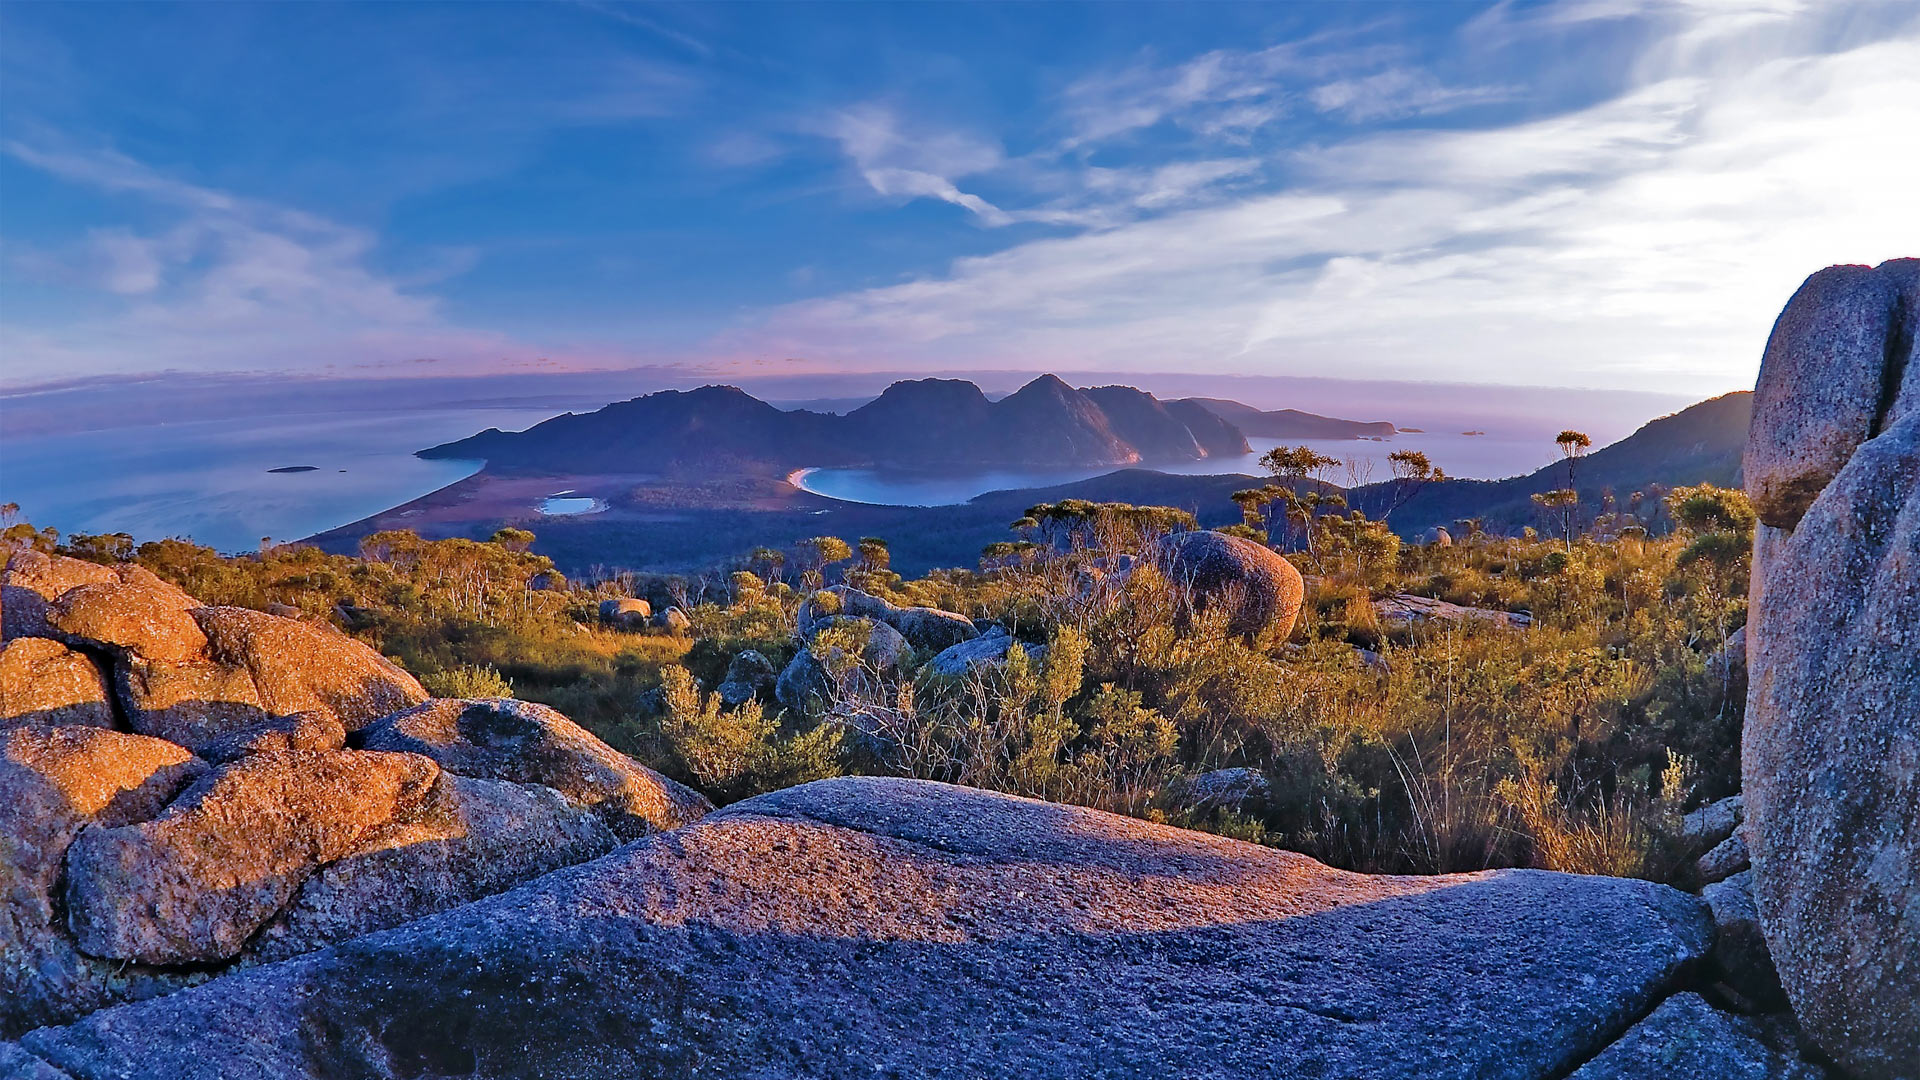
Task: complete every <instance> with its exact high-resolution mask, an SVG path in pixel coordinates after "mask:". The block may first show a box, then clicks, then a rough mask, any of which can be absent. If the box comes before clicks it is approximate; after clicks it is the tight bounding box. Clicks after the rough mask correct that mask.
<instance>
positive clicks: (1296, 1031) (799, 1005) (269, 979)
mask: <svg viewBox="0 0 1920 1080" xmlns="http://www.w3.org/2000/svg"><path fill="white" fill-rule="evenodd" d="M1708 941H1709V928H1708V924H1707V921H1706V916H1705V912H1704V909H1703V906H1702V905H1701V904H1700V903H1699V901H1697V900H1695V899H1694V898H1692V897H1688V896H1686V895H1684V894H1682V893H1679V892H1676V891H1674V890H1672V889H1668V888H1665V887H1663V886H1658V885H1653V884H1650V883H1647V882H1642V881H1630V880H1624V879H1612V878H1598V877H1581V876H1575V875H1566V874H1554V873H1547V872H1541V871H1527V870H1520V871H1498V872H1490V873H1481V874H1470V875H1450V876H1442V877H1429V878H1408V877H1371V876H1366V875H1360V874H1352V873H1346V872H1342V871H1337V870H1333V869H1330V868H1328V867H1326V866H1323V865H1321V864H1319V863H1316V862H1314V861H1313V860H1311V859H1308V858H1306V857H1304V856H1300V855H1294V854H1290V853H1287V852H1282V851H1276V850H1273V849H1269V848H1263V847H1258V846H1254V845H1249V844H1244V843H1240V842H1237V841H1233V840H1227V839H1224V838H1220V837H1215V836H1210V835H1206V834H1201V833H1193V832H1187V831H1183V830H1178V829H1171V828H1167V827H1164V826H1156V825H1152V824H1149V823H1145V822H1141V821H1138V820H1134V819H1129V818H1122V817H1116V816H1113V815H1109V814H1104V813H1100V812H1098V811H1092V810H1083V809H1076V808H1072V807H1065V806H1058V805H1052V804H1047V803H1040V802H1034V801H1031V800H1026V799H1018V798H1013V797H1010V796H1003V795H994V794H988V793H984V792H978V791H970V790H966V789H961V788H953V787H948V786H945V785H940V784H932V783H926V782H917V781H908V780H884V779H843V780H832V781H823V782H820V783H815V784H809V785H806V786H803V787H799V788H792V789H788V790H786V791H782V792H778V793H775V794H772V795H766V796H761V797H759V798H756V799H751V800H748V801H746V802H743V803H738V804H735V805H734V806H731V807H728V808H727V809H725V810H722V811H719V812H716V813H714V814H711V815H708V816H707V817H706V818H705V819H703V820H702V821H701V822H699V823H698V824H695V825H693V826H690V827H688V828H686V829H682V830H680V831H677V832H674V833H670V834H666V835H662V836H656V837H650V838H647V839H645V840H642V841H640V842H639V843H635V844H630V845H628V846H626V847H624V848H621V849H620V850H618V851H616V852H614V853H613V854H611V855H608V856H606V857H604V858H602V859H599V860H597V861H595V862H593V863H589V864H587V865H584V866H580V867H575V868H572V869H568V870H563V871H560V872H558V873H556V874H553V875H550V876H548V877H546V878H543V879H541V880H540V881H538V882H534V883H531V884H529V885H526V886H523V887H522V888H519V889H516V890H514V891H512V892H508V893H504V894H500V895H497V896H494V897H491V898H489V899H486V900H482V901H479V902H477V903H474V904H471V905H468V906H466V907H463V908H460V909H457V910H454V911H450V912H446V913H444V914H441V915H437V916H434V917H432V918H429V919H424V920H421V921H418V922H414V923H410V924H408V925H406V926H403V927H400V928H398V929H395V930H392V931H389V932H387V933H384V934H375V935H370V936H366V937H361V938H356V939H353V940H352V941H349V942H346V943H344V944H341V945H338V946H335V947H334V948H332V949H329V950H326V951H324V952H318V953H309V954H306V955H304V956H300V957H296V958H294V959H292V960H289V961H286V962H283V963H278V964H273V965H268V966H265V967H259V968H254V969H251V970H248V971H245V972H242V973H239V974H236V975H232V976H228V977H226V978H222V979H219V980H216V981H214V982H212V983H210V984H208V985H206V986H202V987H196V988H194V989H191V990H187V991H183V992H181V993H177V994H173V995H170V996H168V997H165V998H161V999H159V1000H155V1001H149V1002H143V1003H139V1004H135V1005H128V1006H122V1007H120V1008H118V1009H114V1010H108V1011H105V1012H101V1013H97V1014H95V1015H94V1016H92V1017H89V1018H87V1019H85V1020H83V1021H81V1022H79V1023H77V1024H75V1025H73V1026H71V1027H67V1028H50V1029H43V1030H41V1031H36V1032H33V1033H31V1034H29V1035H27V1036H26V1037H25V1038H24V1039H23V1040H22V1041H21V1047H22V1048H24V1049H25V1050H26V1051H28V1052H30V1053H31V1054H32V1055H33V1056H34V1058H35V1059H36V1060H38V1061H42V1062H45V1063H47V1064H49V1065H52V1066H54V1067H56V1068H59V1069H60V1070H62V1071H64V1072H65V1073H67V1074H68V1075H69V1076H70V1077H73V1078H76V1080H94V1078H104V1077H109V1076H112V1077H156V1078H157V1077H163V1076H164V1077H167V1078H169V1080H192V1078H195V1077H237V1076H246V1077H275V1078H280V1077H287V1078H290V1077H304V1076H354V1077H397V1076H469V1075H471V1076H538V1075H565V1076H568V1077H574V1078H579V1080H592V1078H595V1077H623V1078H624V1077H631V1076H646V1075H675V1076H690V1077H697V1076H714V1077H723V1076H796V1075H809V1076H822V1077H872V1076H889V1075H894V1076H931V1075H948V1076H1063V1077H1064V1076H1073V1077H1107V1076H1222V1077H1225V1076H1270V1075H1303V1076H1304V1075H1313V1076H1356V1077H1357V1076H1371V1077H1381V1076H1421V1077H1426V1078H1441V1080H1444V1078H1462V1080H1464V1078H1470V1077H1476V1078H1477V1077H1513V1078H1543V1080H1544V1078H1547V1077H1553V1076H1560V1075H1564V1074H1565V1072H1566V1071H1567V1070H1570V1069H1571V1068H1573V1067H1574V1066H1575V1065H1576V1064H1578V1063H1579V1062H1581V1061H1582V1060H1584V1059H1585V1058H1587V1057H1588V1056H1589V1055H1591V1054H1593V1053H1594V1052H1595V1051H1597V1050H1599V1049H1600V1048H1601V1047H1602V1046H1604V1045H1605V1044H1606V1042H1607V1041H1608V1040H1609V1039H1610V1038H1611V1037H1612V1035H1614V1034H1616V1033H1618V1032H1620V1031H1622V1030H1624V1029H1626V1028H1627V1027H1628V1026H1629V1025H1631V1024H1632V1022H1633V1021H1634V1019H1635V1018H1636V1017H1638V1016H1640V1015H1642V1014H1643V1013H1644V1012H1645V1011H1646V1010H1647V1009H1648V1008H1649V1007H1651V1006H1652V1004H1653V1003H1654V1002H1655V1001H1656V1000H1657V999H1658V997H1659V996H1661V995H1662V994H1663V993H1664V992H1665V990H1666V988H1667V987H1668V986H1669V984H1670V983H1671V982H1672V981H1673V980H1674V978H1675V977H1676V975H1677V974H1678V973H1680V972H1681V971H1682V970H1683V969H1685V968H1686V967H1687V966H1688V965H1689V964H1691V963H1693V962H1695V961H1697V960H1698V959H1700V958H1701V957H1702V956H1703V955H1704V954H1705V952H1706V949H1707V947H1708Z"/></svg>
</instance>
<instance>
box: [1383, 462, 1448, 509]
mask: <svg viewBox="0 0 1920 1080" xmlns="http://www.w3.org/2000/svg"><path fill="white" fill-rule="evenodd" d="M1387 464H1388V465H1389V466H1391V467H1392V468H1393V484H1392V486H1391V488H1390V489H1389V494H1388V497H1387V508H1386V509H1385V510H1384V511H1382V512H1381V514H1380V520H1381V521H1386V520H1388V519H1389V518H1391V517H1393V512H1394V511H1395V510H1398V509H1400V508H1401V507H1402V506H1405V505H1406V504H1407V501H1408V500H1409V499H1412V498H1413V497H1414V496H1415V495H1418V494H1419V493H1420V489H1421V488H1423V487H1426V486H1427V485H1428V484H1430V483H1434V482H1436V481H1445V480H1446V478H1447V474H1446V473H1444V472H1441V471H1440V469H1439V467H1437V466H1436V465H1434V463H1433V462H1432V461H1431V460H1430V459H1429V458H1428V457H1427V455H1426V453H1425V452H1424V451H1420V450H1395V451H1394V452H1393V453H1391V454H1388V455H1387Z"/></svg>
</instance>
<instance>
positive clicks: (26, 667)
mask: <svg viewBox="0 0 1920 1080" xmlns="http://www.w3.org/2000/svg"><path fill="white" fill-rule="evenodd" d="M4 581H5V585H6V588H7V589H8V593H7V596H8V600H7V603H8V604H9V607H8V608H7V613H8V615H9V617H10V618H12V619H13V624H17V626H16V628H18V629H22V630H30V631H33V632H35V633H39V634H59V635H62V636H63V637H65V638H66V639H67V641H69V642H71V643H72V644H71V645H69V644H63V643H62V642H60V641H56V640H54V639H53V638H51V637H39V636H31V635H24V636H12V637H9V638H8V639H7V640H6V642H5V643H4V645H3V646H0V675H4V677H5V679H4V682H0V704H4V705H5V706H6V709H5V713H6V721H5V723H4V724H3V725H0V1038H9V1037H14V1036H17V1035H19V1034H21V1033H23V1032H25V1031H27V1030H28V1029H30V1028H34V1027H37V1026H42V1025H47V1024H60V1023H66V1022H69V1021H71V1020H73V1019H75V1018H77V1017H79V1016H82V1015H85V1014H87V1013H89V1012H92V1011H94V1010H97V1009H100V1008H103V1007H106V1006H109V1005H113V1004H115V1003H119V1002H124V1001H131V1000H139V999H143V998H148V997H152V996H155V995H161V994H166V993H171V992H173V991H175V990H178V989H179V988H181V987H183V986H187V985H192V984H195V983H200V982H206V981H209V980H218V979H220V978H222V977H224V976H225V975H226V973H227V972H230V971H232V970H234V969H235V968H236V967H242V966H247V965H253V964H258V963H260V962H262V961H266V960H273V959H278V958H281V957H287V956H293V955H297V954H299V953H302V952H306V951H311V950H314V949H319V948H322V947H324V946H327V945H331V944H334V943H336V942H338V941H341V940H344V939H346V938H349V937H354V936H358V935H362V934H366V933H370V932H372V931H376V930H384V929H388V928H390V927H394V926H398V925H401V924H402V923H405V922H408V921H410V920H413V919H416V918H418V917H420V916H422V915H425V914H430V913H433V912H438V911H443V910H445V909H447V908H450V907H455V906H458V905H460V904H463V903H466V902H468V901H471V900H474V899H476V898H479V897H482V896H486V895H490V894H492V893H496V892H499V891H502V890H504V889H509V888H512V887H513V886H515V885H517V884H519V883H521V882H524V881H526V880H528V879H529V878H533V877H537V876H539V875H541V874H544V873H547V872H549V871H551V870H554V869H557V868H560V867H563V866H568V865H572V864H574V863H579V862H583V861H586V860H589V859H592V858H594V857H596V856H598V855H601V854H603V853H605V852H606V851H608V850H609V849H611V848H612V847H613V846H614V844H615V843H616V842H617V839H618V838H619V836H620V835H637V834H638V833H640V832H643V831H646V830H647V829H649V828H652V827H655V826H659V827H666V826H669V825H671V824H674V823H678V822H681V821H685V820H690V819H691V818H693V817H695V816H697V815H698V814H699V813H701V812H703V811H704V810H706V809H708V808H709V807H708V806H707V804H706V801H705V800H704V799H702V798H701V797H700V796H699V795H697V794H695V793H693V792H691V791H688V790H687V789H685V788H682V787H680V786H679V785H676V784H672V782H671V781H667V780H665V779H664V778H660V777H658V776H657V775H655V774H653V773H651V772H649V771H648V770H646V769H644V768H642V767H641V766H639V765H638V764H636V763H634V762H632V761H629V760H627V759H626V758H624V757H621V756H620V755H619V754H617V753H615V752H614V751H613V750H612V749H611V748H609V747H607V746H605V745H604V744H602V743H600V742H599V740H597V739H594V738H593V737H592V736H591V735H589V734H587V733H586V732H585V731H583V730H581V729H579V728H577V727H574V726H573V725H572V724H570V723H569V722H568V721H566V720H565V719H564V718H563V717H560V716H559V714H557V713H553V712H552V711H551V710H545V709H542V708H541V707H539V706H529V705H523V704H522V703H519V702H505V703H498V704H496V705H495V706H494V707H492V710H491V711H492V713H494V714H501V713H504V714H509V715H508V716H507V718H506V719H504V720H503V719H502V718H501V717H500V716H499V715H493V716H491V717H490V718H483V719H482V720H479V721H470V722H469V723H467V724H466V725H465V727H464V728H462V727H461V725H459V724H458V723H456V724H455V728H456V730H455V732H454V737H452V738H449V739H447V740H445V741H444V743H443V745H439V746H435V747H432V749H433V750H434V753H435V756H439V757H444V758H446V759H447V760H449V761H455V762H457V764H458V765H459V767H460V768H467V769H472V770H474V771H479V772H484V773H487V774H488V775H489V776H491V775H492V774H494V773H509V774H513V775H512V779H513V780H522V779H527V780H538V781H540V782H537V783H536V782H524V783H516V782H511V781H510V780H506V779H491V778H477V777H469V776H463V775H456V774H457V773H458V772H459V771H460V769H459V768H452V769H443V768H442V766H441V765H439V764H436V762H435V761H434V760H433V758H432V757H430V756H424V755H419V754H410V753H391V752H383V751H380V750H378V749H374V750H365V749H360V748H358V747H357V746H356V748H354V749H346V748H345V745H346V743H347V742H348V739H349V734H348V733H349V729H350V728H352V729H357V728H364V727H366V726H367V724H368V722H369V721H371V720H373V719H377V718H380V717H382V716H384V715H386V714H389V713H392V712H394V710H396V709H402V708H404V707H405V706H408V705H411V704H413V703H414V702H415V701H417V700H420V699H422V698H424V692H423V691H421V690H420V689H419V687H418V684H417V683H414V682H413V680H412V678H411V677H410V676H408V675H406V673H405V672H403V671H401V670H400V669H399V668H397V667H394V666H393V665H392V664H390V663H388V662H387V661H386V660H384V659H382V658H380V657H379V656H378V655H377V654H375V653H373V651H372V650H370V649H367V648H366V647H365V646H363V645H361V644H359V643H358V642H355V641H352V640H351V639H349V638H347V637H345V636H344V635H341V634H339V633H337V632H335V631H333V630H331V629H330V628H328V627H326V626H325V625H324V624H321V623H319V622H318V621H317V620H314V621H306V620H302V621H295V620H292V619H287V618H280V617H277V616H273V615H268V614H264V613H260V612H254V611H246V610H242V609H237V608H210V607H204V606H201V605H200V604H199V603H198V602H197V601H195V600H194V599H193V598H192V597H190V596H187V595H186V594H185V593H182V592H180V591H179V590H178V589H175V588H173V587H172V586H170V585H166V584H165V583H163V582H160V581H158V579H156V578H153V576H152V575H151V574H148V573H146V572H145V571H144V570H140V569H139V568H137V567H130V566H123V567H118V568H107V567H99V566H95V565H94V564H91V563H83V562H79V561H77V560H72V559H63V558H58V557H50V556H45V555H40V554H38V553H25V554H21V553H16V554H15V555H14V556H13V558H12V559H11V560H10V563H9V569H7V570H6V571H5V572H4ZM22 596H27V597H30V598H31V599H28V600H25V601H22V602H20V603H15V600H17V599H19V598H20V597H22ZM10 625H12V624H10ZM108 670H110V671H112V672H113V675H114V678H113V683H112V687H113V688H112V690H110V689H109V683H108V679H107V676H106V674H105V672H106V671H108ZM113 694H117V696H118V700H117V701H115V700H112V697H111V696H110V695H113ZM469 704H474V703H465V702H454V703H452V707H453V709H452V711H453V712H454V713H455V714H456V717H457V716H459V715H463V714H464V713H465V712H466V706H468V705H469ZM480 704H483V705H484V704H485V703H480ZM382 710H385V712H382ZM483 711H486V710H484V709H483ZM516 725H517V726H516ZM126 726H133V727H139V728H145V729H146V730H147V731H149V732H152V731H165V732H167V733H169V734H172V735H175V736H176V737H178V738H179V739H180V740H182V742H188V743H191V744H192V749H194V750H198V752H199V753H198V756H196V755H195V754H194V753H192V752H190V749H189V746H187V745H182V743H181V742H175V741H170V740H168V739H163V738H159V737H156V736H154V735H151V734H145V733H135V732H129V731H126V730H122V728H124V727H126ZM416 734H418V732H416ZM355 741H356V742H360V741H362V740H358V739H356V740H355ZM210 763H211V767H210ZM556 787H558V788H564V791H562V790H556ZM603 818H604V819H605V820H602V819H603ZM20 1055H21V1052H20V1051H18V1050H17V1048H14V1047H11V1046H7V1045H5V1044H0V1062H5V1065H4V1066H3V1067H0V1074H5V1075H8V1076H11V1075H14V1074H15V1073H17V1072H19V1071H20V1070H21V1069H24V1068H27V1065H26V1064H21V1063H23V1062H28V1063H30V1062H34V1061H37V1060H38V1059H32V1058H30V1057H22V1056H20ZM32 1068H34V1069H37V1070H42V1071H45V1070H47V1069H51V1066H46V1065H45V1063H44V1062H40V1063H38V1064H35V1065H33V1066H32Z"/></svg>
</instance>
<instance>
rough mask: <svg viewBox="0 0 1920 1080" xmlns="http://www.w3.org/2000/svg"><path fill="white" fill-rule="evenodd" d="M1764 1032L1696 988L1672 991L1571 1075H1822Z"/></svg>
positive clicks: (1759, 1079)
mask: <svg viewBox="0 0 1920 1080" xmlns="http://www.w3.org/2000/svg"><path fill="white" fill-rule="evenodd" d="M1765 1034H1766V1033H1765V1032H1764V1031H1763V1030H1762V1029H1761V1027H1760V1025H1759V1024H1757V1023H1755V1022H1754V1021H1752V1020H1749V1019H1747V1018H1746V1017H1742V1016H1735V1015H1732V1014H1730V1013H1725V1012H1721V1011H1720V1010H1719V1009H1716V1008H1714V1007H1713V1006H1712V1005H1709V1004H1707V1001H1706V999H1705V998H1703V997H1701V996H1700V995H1699V994H1675V995H1673V996H1672V997H1670V998H1668V999H1667V1000H1666V1001H1663V1002H1661V1003H1660V1007H1659V1008H1657V1009H1655V1010H1653V1013H1652V1015H1650V1016H1648V1017H1647V1018H1646V1019H1645V1020H1642V1021H1640V1022H1639V1023H1638V1024H1635V1025H1634V1026H1633V1030H1631V1031H1629V1032H1627V1034H1626V1035H1625V1036H1624V1037H1623V1038H1621V1039H1620V1041H1618V1042H1616V1043H1614V1044H1613V1045H1612V1046H1609V1047H1607V1048H1606V1049H1605V1050H1603V1051H1601V1053H1600V1054H1599V1056H1597V1057H1595V1058H1594V1059H1593V1060H1592V1061H1589V1062H1587V1063H1586V1064H1585V1065H1582V1066H1581V1067H1580V1070H1579V1071H1578V1072H1576V1073H1574V1074H1573V1076H1572V1078H1571V1080H1824V1077H1825V1076H1826V1072H1825V1070H1823V1069H1821V1068H1819V1067H1818V1066H1816V1065H1812V1064H1809V1063H1807V1062H1806V1061H1803V1060H1801V1059H1800V1058H1799V1057H1798V1056H1796V1055H1794V1054H1792V1053H1790V1052H1788V1051H1786V1050H1784V1049H1780V1048H1776V1047H1775V1046H1772V1045H1769V1040H1767V1039H1766V1038H1765Z"/></svg>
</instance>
